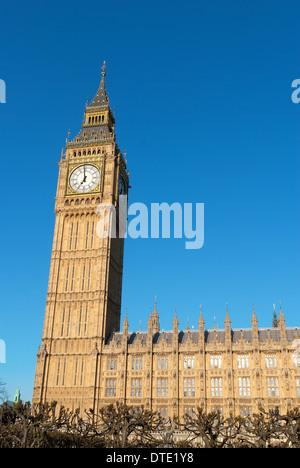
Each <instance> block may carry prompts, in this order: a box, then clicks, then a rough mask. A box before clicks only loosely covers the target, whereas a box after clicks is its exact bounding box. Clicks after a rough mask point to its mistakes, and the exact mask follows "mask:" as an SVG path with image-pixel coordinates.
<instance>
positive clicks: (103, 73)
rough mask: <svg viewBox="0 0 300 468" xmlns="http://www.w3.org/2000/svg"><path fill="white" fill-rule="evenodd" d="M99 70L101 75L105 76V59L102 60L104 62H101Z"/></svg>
mask: <svg viewBox="0 0 300 468" xmlns="http://www.w3.org/2000/svg"><path fill="white" fill-rule="evenodd" d="M101 70H102V72H101V75H102V76H105V75H106V71H105V70H106V62H105V60H104V62H103V65H102V67H101Z"/></svg>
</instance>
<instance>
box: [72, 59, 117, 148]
mask: <svg viewBox="0 0 300 468" xmlns="http://www.w3.org/2000/svg"><path fill="white" fill-rule="evenodd" d="M105 70H106V65H105V62H103V66H102V72H101V75H102V77H101V82H100V86H99V88H98V91H97V93H96V95H95V97H94V99H93V100H92V102H91V103H90V104H87V105H86V107H85V111H84V114H85V115H84V121H83V123H82V125H81V129H80V131H79V133H78V134H77V135H76V137H75V138H73V139H72V141H69V140H68V141H67V143H66V147H76V146H77V147H80V146H86V145H95V144H103V143H111V142H114V141H115V129H114V124H115V118H114V115H113V114H112V111H111V108H110V106H109V101H108V97H107V94H106V88H105V75H106V71H105ZM100 115H101V116H102V118H101V119H100ZM104 115H105V117H104Z"/></svg>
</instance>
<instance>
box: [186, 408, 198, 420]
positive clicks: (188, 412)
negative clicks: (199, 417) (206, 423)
mask: <svg viewBox="0 0 300 468" xmlns="http://www.w3.org/2000/svg"><path fill="white" fill-rule="evenodd" d="M195 414H196V411H195V407H194V406H185V407H184V416H189V417H190V418H193V419H194V418H195Z"/></svg>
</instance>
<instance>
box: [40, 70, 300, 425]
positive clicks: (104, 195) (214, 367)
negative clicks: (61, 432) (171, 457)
mask: <svg viewBox="0 0 300 468" xmlns="http://www.w3.org/2000/svg"><path fill="white" fill-rule="evenodd" d="M114 125H115V121H114V116H113V114H112V112H111V110H110V107H109V102H108V99H107V95H106V90H105V67H103V71H102V79H101V83H100V87H99V90H98V92H97V94H96V96H95V98H94V99H93V101H92V102H91V104H90V105H88V106H87V107H86V109H85V116H84V123H83V124H82V128H81V130H80V132H79V134H78V135H77V136H76V137H75V138H74V139H73V140H72V141H67V143H66V148H65V150H63V152H62V156H61V160H60V163H59V177H58V187H57V196H56V204H55V214H56V221H55V231H54V239H53V249H52V257H51V266H50V274H49V285H48V293H47V302H46V311H45V320H44V330H43V337H42V345H41V349H40V351H39V352H38V356H37V367H36V377H35V385H34V394H33V404H35V403H37V402H39V401H54V400H55V401H58V403H59V404H60V405H63V406H65V407H68V408H69V409H76V408H80V410H81V412H82V413H84V411H85V410H88V409H89V408H92V409H94V410H95V411H97V410H98V409H99V408H100V407H102V406H103V405H106V404H109V403H114V402H116V401H117V400H120V401H122V402H125V403H127V404H128V405H133V406H136V407H140V406H142V405H144V406H146V407H147V408H148V409H154V410H157V411H158V412H160V413H161V414H162V415H163V416H168V417H172V416H177V415H183V414H184V413H185V412H193V409H194V408H196V407H197V406H203V407H204V408H205V409H206V410H207V411H211V410H217V409H219V410H221V411H223V413H224V414H229V413H230V412H232V413H234V414H241V415H243V416H244V415H246V414H249V413H254V412H257V411H258V408H259V407H260V406H261V405H262V406H263V407H264V408H265V409H272V408H274V407H277V406H278V407H280V409H281V411H282V412H286V411H287V410H288V409H291V408H293V407H300V357H299V356H300V352H298V351H297V350H298V348H297V346H295V343H299V338H300V331H299V330H298V329H297V328H287V327H286V326H285V321H284V317H283V314H282V310H280V314H279V317H278V320H277V317H275V316H274V318H273V326H272V327H271V328H270V329H261V328H259V327H258V321H257V318H256V315H255V312H254V310H253V314H252V319H251V328H249V329H239V330H237V329H231V322H230V318H229V314H228V311H226V315H225V320H224V325H225V327H224V329H222V330H219V329H217V328H216V326H214V328H213V329H212V330H206V329H205V324H204V319H203V316H202V312H201V313H200V317H199V321H198V330H195V329H193V330H190V329H189V327H187V329H186V330H184V331H182V330H180V329H179V322H178V319H177V316H176V312H175V316H174V320H173V328H172V330H171V331H161V330H160V326H159V315H158V310H157V305H156V302H155V305H154V310H153V313H151V314H150V317H149V320H148V329H147V331H145V332H142V331H138V332H129V323H128V320H127V316H126V318H125V320H124V323H123V331H122V332H120V310H121V292H122V271H123V248H124V239H122V238H106V239H101V238H99V237H98V236H97V233H96V224H97V220H98V219H97V214H96V209H97V206H99V204H102V203H111V204H113V205H114V206H115V207H116V209H118V200H119V193H118V186H119V179H120V177H122V179H123V181H124V185H125V189H126V192H128V187H129V174H128V171H127V168H126V161H125V159H124V157H123V155H122V154H121V152H120V150H119V148H118V146H117V143H116V141H115V128H114ZM87 166H92V167H95V168H96V169H98V171H99V174H100V175H99V177H100V178H99V180H98V179H96V177H98V173H96V172H95V173H94V170H93V169H92V170H89V171H90V172H89V173H88V170H87ZM81 167H82V171H81V170H80V168H81ZM77 168H79V170H78V172H77V174H76V178H75V182H76V184H77V186H76V185H75V184H74V180H73V187H75V189H74V188H72V187H71V185H70V177H71V175H72V174H73V171H74V170H76V169H77ZM95 174H96V175H95ZM93 178H95V180H96V181H97V184H96V185H95V186H93ZM90 181H91V182H90ZM297 340H298V341H297Z"/></svg>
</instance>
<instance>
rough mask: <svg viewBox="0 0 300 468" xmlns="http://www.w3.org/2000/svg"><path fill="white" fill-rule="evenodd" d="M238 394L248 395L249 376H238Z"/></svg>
mask: <svg viewBox="0 0 300 468" xmlns="http://www.w3.org/2000/svg"><path fill="white" fill-rule="evenodd" d="M239 396H240V397H249V396H250V378H249V377H239Z"/></svg>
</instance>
